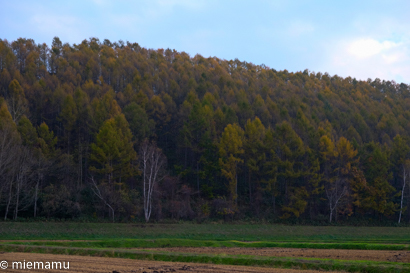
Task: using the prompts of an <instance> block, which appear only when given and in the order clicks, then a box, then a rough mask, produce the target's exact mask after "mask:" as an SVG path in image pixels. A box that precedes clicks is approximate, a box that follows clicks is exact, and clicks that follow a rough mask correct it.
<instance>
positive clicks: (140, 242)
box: [4, 239, 410, 250]
mask: <svg viewBox="0 0 410 273" xmlns="http://www.w3.org/2000/svg"><path fill="white" fill-rule="evenodd" d="M4 244H13V245H19V244H20V245H30V246H60V247H76V248H97V249H98V248H168V247H253V248H255V247H256V248H261V247H283V248H312V249H362V250H410V246H409V245H404V244H369V243H357V242H356V243H341V242H340V243H312V242H304V243H302V242H268V241H259V242H241V241H212V240H190V239H123V240H102V241H98V240H97V241H64V242H61V241H36V242H19V241H14V242H7V243H4Z"/></svg>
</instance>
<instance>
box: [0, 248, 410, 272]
mask: <svg viewBox="0 0 410 273" xmlns="http://www.w3.org/2000/svg"><path fill="white" fill-rule="evenodd" d="M0 251H5V252H29V253H43V254H63V255H81V256H98V257H112V258H128V259H139V260H152V261H169V262H187V263H192V262H195V263H212V264H224V265H246V266H264V267H275V268H277V267H279V268H300V269H311V270H326V271H335V270H344V271H347V272H367V273H369V272H380V273H385V272H386V273H387V272H389V273H391V272H397V273H404V272H409V273H410V264H406V263H393V262H372V261H341V260H328V259H307V258H275V257H258V256H235V255H202V254H201V255H194V254H183V253H167V252H164V253H153V252H144V251H129V250H128V251H127V250H114V249H88V248H63V247H42V246H23V245H0Z"/></svg>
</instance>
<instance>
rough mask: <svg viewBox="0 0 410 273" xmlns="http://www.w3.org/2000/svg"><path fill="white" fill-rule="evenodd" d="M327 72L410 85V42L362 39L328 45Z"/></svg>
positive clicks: (403, 40)
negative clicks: (402, 82)
mask: <svg viewBox="0 0 410 273" xmlns="http://www.w3.org/2000/svg"><path fill="white" fill-rule="evenodd" d="M328 54H329V58H328V61H327V63H326V65H325V68H324V69H325V70H326V71H328V72H331V74H338V75H340V76H343V77H347V76H351V77H355V78H358V79H361V80H366V79H368V78H371V79H375V78H380V79H382V80H396V81H404V82H406V83H410V42H409V41H406V40H405V39H402V40H401V41H399V42H394V41H391V40H388V39H385V40H376V39H374V38H368V37H362V38H356V39H350V40H347V41H346V40H342V41H335V42H333V43H332V44H331V45H328Z"/></svg>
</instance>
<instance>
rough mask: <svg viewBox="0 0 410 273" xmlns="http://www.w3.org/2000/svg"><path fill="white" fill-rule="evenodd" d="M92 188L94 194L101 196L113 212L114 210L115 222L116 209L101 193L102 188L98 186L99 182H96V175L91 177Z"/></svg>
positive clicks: (113, 218) (113, 217)
mask: <svg viewBox="0 0 410 273" xmlns="http://www.w3.org/2000/svg"><path fill="white" fill-rule="evenodd" d="M90 180H91V190H92V191H93V192H94V194H95V195H96V196H97V197H98V198H100V199H101V200H102V201H103V202H104V204H105V205H106V206H107V207H109V208H110V210H111V212H112V222H113V223H114V222H115V211H114V208H113V207H112V206H111V205H110V204H109V203H108V202H107V199H106V198H104V196H103V195H102V194H101V191H100V188H99V187H98V184H97V182H95V180H94V177H91V179H90Z"/></svg>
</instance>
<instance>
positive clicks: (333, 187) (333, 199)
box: [325, 178, 348, 222]
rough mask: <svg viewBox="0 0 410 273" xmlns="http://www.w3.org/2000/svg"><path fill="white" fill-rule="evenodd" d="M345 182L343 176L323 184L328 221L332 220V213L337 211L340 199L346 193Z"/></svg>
mask: <svg viewBox="0 0 410 273" xmlns="http://www.w3.org/2000/svg"><path fill="white" fill-rule="evenodd" d="M347 186H348V185H347V182H346V179H344V178H336V179H335V180H334V181H332V182H330V183H327V184H326V186H325V191H326V196H327V199H328V201H329V210H330V215H329V222H332V218H333V213H334V212H336V213H337V207H338V206H339V204H340V200H341V199H342V198H343V197H344V196H345V195H346V193H347Z"/></svg>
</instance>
